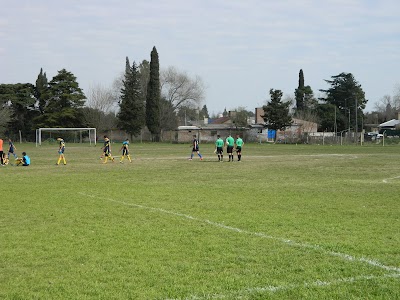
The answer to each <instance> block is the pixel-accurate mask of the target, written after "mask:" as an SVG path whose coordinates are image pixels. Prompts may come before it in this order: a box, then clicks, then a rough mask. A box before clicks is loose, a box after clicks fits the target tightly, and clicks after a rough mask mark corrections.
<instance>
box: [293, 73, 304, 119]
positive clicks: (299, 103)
mask: <svg viewBox="0 0 400 300" xmlns="http://www.w3.org/2000/svg"><path fill="white" fill-rule="evenodd" d="M294 94H295V98H296V108H297V111H301V110H303V109H304V108H305V107H304V74H303V70H302V69H300V72H299V86H298V88H297V89H296V90H295V92H294Z"/></svg>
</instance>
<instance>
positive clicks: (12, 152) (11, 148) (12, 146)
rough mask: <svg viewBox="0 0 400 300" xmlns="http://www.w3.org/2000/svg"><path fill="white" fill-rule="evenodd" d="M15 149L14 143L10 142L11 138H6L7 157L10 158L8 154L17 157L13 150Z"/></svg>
mask: <svg viewBox="0 0 400 300" xmlns="http://www.w3.org/2000/svg"><path fill="white" fill-rule="evenodd" d="M15 150H17V147H15V146H14V143H13V142H12V140H11V139H8V153H7V156H8V159H10V154H12V155H14V159H17V158H18V156H17V153H16V152H15Z"/></svg>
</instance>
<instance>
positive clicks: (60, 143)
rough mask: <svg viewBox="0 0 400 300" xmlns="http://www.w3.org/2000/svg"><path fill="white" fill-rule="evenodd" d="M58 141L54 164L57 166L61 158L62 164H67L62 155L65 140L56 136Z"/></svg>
mask: <svg viewBox="0 0 400 300" xmlns="http://www.w3.org/2000/svg"><path fill="white" fill-rule="evenodd" d="M57 141H58V143H59V147H58V155H59V156H58V161H57V163H56V165H57V166H58V165H59V164H60V162H61V159H62V160H63V162H64V166H65V165H66V164H67V162H66V160H65V156H64V151H65V142H64V140H63V139H62V138H60V137H59V138H58V139H57Z"/></svg>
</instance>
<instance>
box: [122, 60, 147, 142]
mask: <svg viewBox="0 0 400 300" xmlns="http://www.w3.org/2000/svg"><path fill="white" fill-rule="evenodd" d="M127 59H128V58H127ZM144 119H145V118H144V101H143V93H142V89H141V83H140V74H139V71H138V68H137V66H136V63H135V62H133V64H132V67H129V68H127V69H126V70H125V79H124V81H123V87H122V89H121V102H120V112H119V113H118V127H119V128H121V129H123V130H125V131H126V132H128V133H129V134H130V135H131V138H132V135H134V136H137V135H139V134H140V131H141V129H142V128H143V126H144V123H145V122H144V121H145V120H144Z"/></svg>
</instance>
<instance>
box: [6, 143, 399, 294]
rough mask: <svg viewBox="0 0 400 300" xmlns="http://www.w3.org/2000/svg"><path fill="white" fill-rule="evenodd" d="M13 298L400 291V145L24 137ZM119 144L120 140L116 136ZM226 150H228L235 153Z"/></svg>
mask: <svg viewBox="0 0 400 300" xmlns="http://www.w3.org/2000/svg"><path fill="white" fill-rule="evenodd" d="M17 147H18V150H19V151H26V152H27V153H28V155H30V157H31V161H32V165H31V166H30V167H12V166H6V167H1V168H0V176H1V181H2V186H3V189H2V193H1V200H0V215H1V217H0V299H399V298H400V251H399V249H400V219H399V218H400V202H399V192H400V146H398V145H390V146H387V147H382V146H376V145H374V146H363V147H360V146H309V145H298V146H296V145H270V144H263V145H259V144H246V145H245V147H244V150H243V161H242V162H240V163H238V162H233V163H229V162H224V163H218V162H217V158H216V156H215V155H214V154H213V146H212V145H204V144H203V145H201V147H200V150H201V152H202V154H203V155H204V157H205V159H204V160H203V161H200V160H198V158H197V157H196V158H195V159H194V160H193V161H188V160H187V157H188V155H189V154H190V151H191V148H190V147H189V145H172V144H133V145H131V148H132V150H133V152H134V161H133V163H132V164H129V163H127V162H126V160H125V163H124V164H119V163H118V162H115V163H107V164H102V163H101V162H100V160H99V156H100V154H101V150H100V147H99V146H97V147H93V146H92V147H89V146H79V145H69V144H67V151H66V158H67V162H68V164H67V165H66V166H62V165H60V166H55V162H56V160H57V146H56V145H46V146H42V147H38V148H36V147H34V145H30V144H23V145H17ZM113 148H114V152H116V151H115V150H117V149H119V145H114V146H113ZM225 160H226V158H225Z"/></svg>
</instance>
